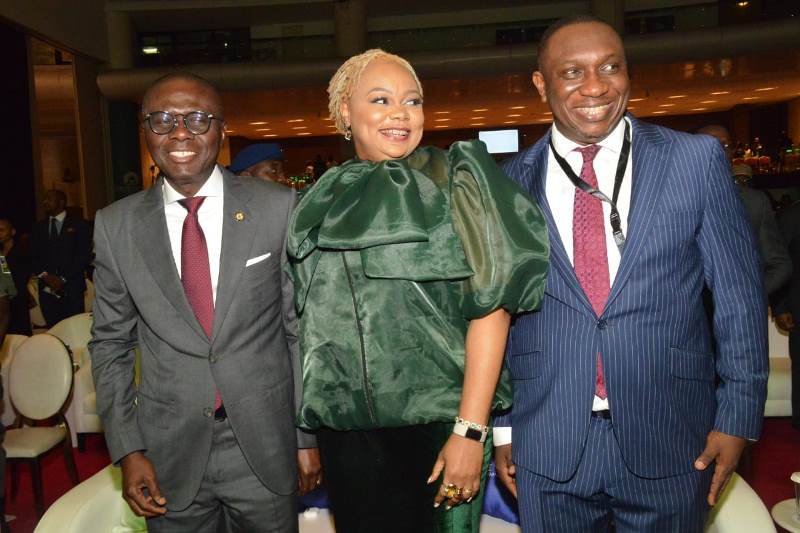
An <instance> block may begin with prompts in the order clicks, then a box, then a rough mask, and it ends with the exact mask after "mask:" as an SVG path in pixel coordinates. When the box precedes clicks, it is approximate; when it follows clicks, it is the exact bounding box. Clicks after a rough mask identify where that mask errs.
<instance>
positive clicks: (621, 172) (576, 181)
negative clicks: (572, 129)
mask: <svg viewBox="0 0 800 533" xmlns="http://www.w3.org/2000/svg"><path fill="white" fill-rule="evenodd" d="M550 150H551V151H552V152H553V157H555V158H556V161H558V166H560V167H561V170H563V171H564V174H566V175H567V177H568V178H569V180H570V181H571V182H572V184H573V185H575V187H577V188H579V189H580V190H582V191H583V192H585V193H586V194H591V195H592V196H594V197H595V198H597V199H598V200H601V201H603V202H608V203H609V205H611V215H610V216H609V222H610V223H611V230H612V232H613V234H614V242H615V243H616V244H617V248H618V249H619V254H620V255H622V251H623V249H624V248H625V234H624V233H622V223H621V221H620V218H619V211H618V210H617V200H618V199H619V189H620V187H621V186H622V180H623V179H624V178H625V168H626V167H627V166H628V155H629V154H630V152H631V131H630V125H629V124H628V122H627V121H625V140H624V141H623V142H622V150H620V153H619V161H617V175H616V177H615V178H614V197H613V200H612V199H610V198H609V197H608V196H606V195H605V194H603V193H602V192H600V191H598V190H597V189H595V188H594V187H592V186H590V185H589V184H588V183H586V182H585V181H583V180H582V179H581V178H579V177H578V176H576V175H575V172H573V170H572V167H570V166H569V164H568V163H567V162H566V161H565V160H564V158H563V157H561V156H560V155H558V152H556V148H555V146H553V136H552V134H551V135H550Z"/></svg>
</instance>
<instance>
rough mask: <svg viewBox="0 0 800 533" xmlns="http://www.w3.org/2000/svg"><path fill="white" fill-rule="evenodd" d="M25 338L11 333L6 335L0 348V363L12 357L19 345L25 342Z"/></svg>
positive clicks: (25, 336)
mask: <svg viewBox="0 0 800 533" xmlns="http://www.w3.org/2000/svg"><path fill="white" fill-rule="evenodd" d="M27 338H28V336H27V335H15V334H13V333H9V334H8V335H6V338H5V340H4V341H3V346H2V347H0V363H5V362H6V360H7V359H9V358H11V357H13V356H14V352H15V351H17V348H19V345H20V344H22V343H23V342H25V340H26V339H27Z"/></svg>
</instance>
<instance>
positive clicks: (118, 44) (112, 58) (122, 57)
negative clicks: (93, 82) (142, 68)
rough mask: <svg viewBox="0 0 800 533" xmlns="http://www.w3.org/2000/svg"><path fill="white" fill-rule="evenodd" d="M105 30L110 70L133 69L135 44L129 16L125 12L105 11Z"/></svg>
mask: <svg viewBox="0 0 800 533" xmlns="http://www.w3.org/2000/svg"><path fill="white" fill-rule="evenodd" d="M106 30H107V33H108V59H109V64H110V65H111V68H114V69H122V68H133V58H134V53H133V50H134V48H133V47H134V44H135V43H134V32H133V24H132V23H131V17H130V15H129V14H128V13H127V12H125V11H107V12H106Z"/></svg>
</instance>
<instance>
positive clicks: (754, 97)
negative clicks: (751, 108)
mask: <svg viewBox="0 0 800 533" xmlns="http://www.w3.org/2000/svg"><path fill="white" fill-rule="evenodd" d="M759 98H760V97H759V96H745V97H744V98H742V100H758V99H759Z"/></svg>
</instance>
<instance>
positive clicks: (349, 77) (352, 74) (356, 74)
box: [328, 48, 422, 135]
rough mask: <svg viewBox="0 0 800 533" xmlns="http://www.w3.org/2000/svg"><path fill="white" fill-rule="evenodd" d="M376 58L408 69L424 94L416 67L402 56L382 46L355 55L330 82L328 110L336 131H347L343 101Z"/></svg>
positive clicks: (348, 96) (420, 93)
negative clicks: (343, 113) (387, 50)
mask: <svg viewBox="0 0 800 533" xmlns="http://www.w3.org/2000/svg"><path fill="white" fill-rule="evenodd" d="M375 59H385V60H387V61H394V62H395V63H397V64H399V65H400V66H402V67H403V68H405V69H406V70H408V72H410V73H411V75H412V76H413V77H414V81H415V82H417V88H418V89H419V95H420V96H422V84H421V83H420V81H419V78H418V77H417V73H416V72H414V67H412V66H411V63H409V62H408V61H406V60H405V59H403V58H402V57H400V56H397V55H394V54H390V53H389V52H384V51H383V50H381V49H380V48H373V49H371V50H367V51H366V52H364V53H362V54H358V55H357V56H353V57H351V58H350V59H348V60H347V61H345V62H344V63H343V64H342V66H341V67H339V70H337V71H336V74H334V75H333V77H332V78H331V81H330V83H328V111H329V112H330V116H331V118H332V119H333V121H334V124H335V125H336V131H338V132H339V133H341V134H342V135H344V134H345V132H347V128H348V125H347V124H345V122H344V118H342V103H344V102H345V101H346V100H347V99H348V98H350V96H351V95H352V94H353V89H354V88H355V87H356V85H358V82H359V80H361V75H362V74H363V73H364V70H365V69H366V68H367V66H368V65H369V64H370V63H371V62H372V61H373V60H375Z"/></svg>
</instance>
